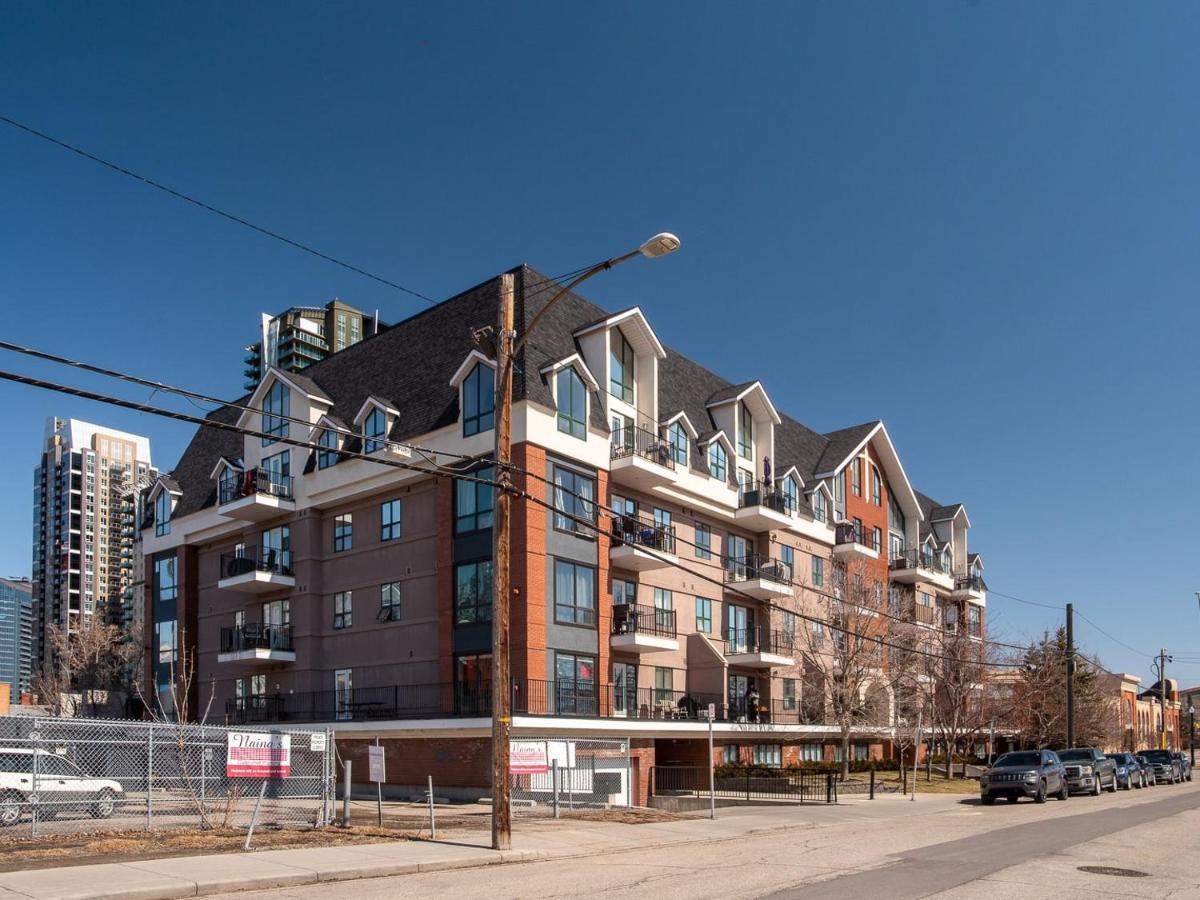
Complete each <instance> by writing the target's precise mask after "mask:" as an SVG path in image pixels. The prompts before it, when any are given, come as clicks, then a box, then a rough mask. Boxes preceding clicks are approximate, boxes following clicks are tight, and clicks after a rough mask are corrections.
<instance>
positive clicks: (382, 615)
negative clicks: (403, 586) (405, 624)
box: [376, 581, 400, 622]
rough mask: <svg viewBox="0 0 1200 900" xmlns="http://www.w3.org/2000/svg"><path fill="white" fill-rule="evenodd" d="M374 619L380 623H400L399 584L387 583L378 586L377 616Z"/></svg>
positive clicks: (394, 582) (395, 582)
mask: <svg viewBox="0 0 1200 900" xmlns="http://www.w3.org/2000/svg"><path fill="white" fill-rule="evenodd" d="M376 618H377V619H378V620H379V621H380V622H399V621H400V582H398V581H389V582H388V583H387V584H384V585H380V587H379V615H378V616H377V617H376Z"/></svg>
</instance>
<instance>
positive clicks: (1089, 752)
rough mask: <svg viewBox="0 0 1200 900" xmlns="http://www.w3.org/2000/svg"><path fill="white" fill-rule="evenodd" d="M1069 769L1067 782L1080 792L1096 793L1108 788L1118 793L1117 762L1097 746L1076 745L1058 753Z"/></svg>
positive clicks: (1071, 787) (1072, 788)
mask: <svg viewBox="0 0 1200 900" xmlns="http://www.w3.org/2000/svg"><path fill="white" fill-rule="evenodd" d="M1058 758H1059V759H1061V760H1062V764H1063V765H1064V766H1065V767H1066V770H1067V784H1068V785H1069V786H1070V789H1071V790H1072V791H1073V792H1075V793H1079V794H1095V795H1096V796H1099V795H1100V792H1101V791H1103V790H1105V789H1107V790H1110V791H1112V792H1113V793H1116V790H1117V764H1116V763H1115V762H1113V761H1112V760H1111V759H1109V758H1108V757H1107V756H1105V755H1104V754H1103V753H1101V752H1100V751H1099V750H1097V749H1096V748H1095V747H1075V748H1073V749H1071V750H1064V751H1063V752H1062V753H1060V754H1058Z"/></svg>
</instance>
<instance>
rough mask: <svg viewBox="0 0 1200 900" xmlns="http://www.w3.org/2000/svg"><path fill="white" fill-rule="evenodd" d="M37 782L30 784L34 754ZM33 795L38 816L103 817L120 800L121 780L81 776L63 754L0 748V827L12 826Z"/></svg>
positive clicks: (22, 814)
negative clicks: (67, 814) (70, 813)
mask: <svg viewBox="0 0 1200 900" xmlns="http://www.w3.org/2000/svg"><path fill="white" fill-rule="evenodd" d="M35 753H36V754H37V783H36V785H35V783H34V775H33V769H34V754H35ZM34 797H36V798H37V803H38V815H39V817H41V816H42V815H45V816H46V818H50V816H52V815H54V814H56V813H59V812H68V811H69V812H86V813H88V814H90V815H91V816H93V817H94V818H97V819H107V818H108V817H109V816H111V815H112V814H113V811H114V810H115V809H116V806H117V802H118V801H119V800H122V799H124V797H125V791H124V789H123V788H122V787H121V783H120V782H118V781H113V780H112V779H108V778H92V777H91V776H89V775H85V774H84V772H83V770H82V769H80V768H79V767H78V766H77V765H75V763H73V762H71V761H70V760H69V759H67V758H66V757H65V756H59V755H58V754H57V753H50V752H49V751H46V750H37V751H34V750H29V749H26V748H17V747H0V826H11V825H16V824H17V823H19V822H20V821H21V819H22V818H24V816H25V815H26V814H27V813H28V812H29V810H30V804H31V803H32V802H33V800H32V798H34Z"/></svg>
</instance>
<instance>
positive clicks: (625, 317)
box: [571, 306, 667, 359]
mask: <svg viewBox="0 0 1200 900" xmlns="http://www.w3.org/2000/svg"><path fill="white" fill-rule="evenodd" d="M630 319H635V320H637V322H638V323H639V324H640V325H641V326H642V328H643V329H644V330H645V333H646V337H647V338H649V339H650V345H651V346H652V347H653V348H654V355H655V356H657V357H658V358H659V359H666V358H667V351H666V350H665V349H664V348H663V345H662V343H661V342H660V341H659V339H658V335H656V334H655V333H654V329H653V328H651V327H650V321H649V320H648V319H647V318H646V315H645V313H643V312H642V308H641V307H640V306H634V307H632V308H630V309H627V310H625V311H624V312H619V313H617V314H615V315H612V316H609V317H608V318H607V319H604V320H603V321H601V322H597V323H596V324H594V325H588V326H587V327H586V328H580V329H579V330H578V331H573V332H571V335H572V337H577V338H578V337H583V336H584V335H585V334H591V333H592V332H593V331H599V330H600V329H601V328H604V329H609V328H614V327H616V326H618V325H620V324H622V323H623V322H628V321H629V320H630Z"/></svg>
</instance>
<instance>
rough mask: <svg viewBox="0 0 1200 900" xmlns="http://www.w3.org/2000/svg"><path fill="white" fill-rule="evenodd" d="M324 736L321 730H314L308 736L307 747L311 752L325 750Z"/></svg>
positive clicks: (322, 751)
mask: <svg viewBox="0 0 1200 900" xmlns="http://www.w3.org/2000/svg"><path fill="white" fill-rule="evenodd" d="M325 741H326V736H325V732H323V731H314V732H313V733H312V734H311V735H310V736H309V738H308V749H309V750H311V751H312V752H313V753H324V752H325V746H326V744H325Z"/></svg>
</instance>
